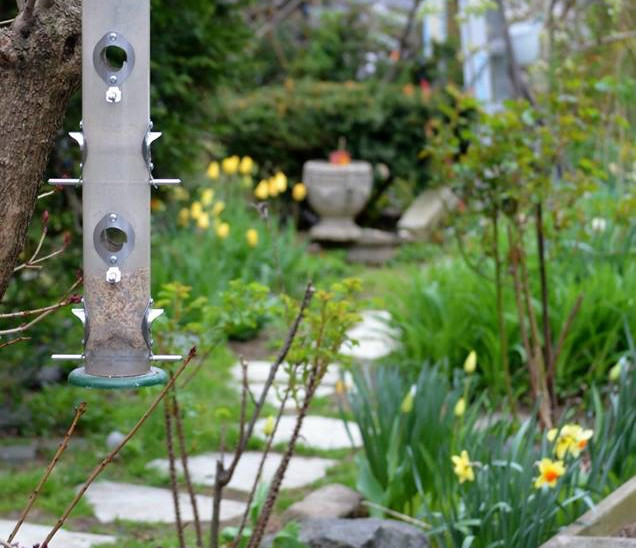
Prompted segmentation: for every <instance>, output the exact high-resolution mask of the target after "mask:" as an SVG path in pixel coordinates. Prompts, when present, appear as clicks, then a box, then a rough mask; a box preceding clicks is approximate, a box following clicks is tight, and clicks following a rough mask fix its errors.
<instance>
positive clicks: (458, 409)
mask: <svg viewBox="0 0 636 548" xmlns="http://www.w3.org/2000/svg"><path fill="white" fill-rule="evenodd" d="M465 412H466V400H464V398H459V399H458V400H457V403H456V404H455V416H456V417H461V416H463V415H464V413H465Z"/></svg>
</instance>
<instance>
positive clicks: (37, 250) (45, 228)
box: [13, 216, 49, 273]
mask: <svg viewBox="0 0 636 548" xmlns="http://www.w3.org/2000/svg"><path fill="white" fill-rule="evenodd" d="M48 231H49V226H48V222H47V216H45V221H44V226H43V227H42V234H40V239H39V240H38V244H37V245H36V246H35V251H34V252H33V255H31V258H30V259H29V260H28V261H27V262H25V263H22V264H21V265H18V266H16V267H15V268H14V269H13V272H14V273H15V272H18V271H20V270H22V269H23V268H26V267H27V266H29V265H30V264H32V262H33V261H34V260H35V258H36V257H37V256H38V253H40V250H41V249H42V244H44V240H45V239H46V235H47V233H48Z"/></svg>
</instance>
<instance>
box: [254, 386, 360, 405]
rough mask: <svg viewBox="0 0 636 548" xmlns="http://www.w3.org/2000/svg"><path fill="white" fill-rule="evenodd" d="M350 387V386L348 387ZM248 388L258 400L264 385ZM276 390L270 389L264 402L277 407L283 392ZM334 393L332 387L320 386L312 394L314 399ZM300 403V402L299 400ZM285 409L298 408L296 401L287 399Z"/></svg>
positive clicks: (273, 387)
mask: <svg viewBox="0 0 636 548" xmlns="http://www.w3.org/2000/svg"><path fill="white" fill-rule="evenodd" d="M348 386H351V385H348ZM249 387H250V390H251V391H252V394H254V397H255V398H256V399H257V400H258V398H260V396H261V394H262V392H263V390H264V388H265V384H261V383H249ZM277 388H280V386H278V385H276V384H274V385H273V386H272V387H271V388H270V389H269V392H268V393H267V397H266V398H265V401H267V403H269V404H271V405H273V406H275V407H278V406H279V405H280V403H281V401H282V396H283V391H282V390H277ZM279 392H280V397H279ZM334 392H335V389H334V387H333V386H322V385H320V386H319V387H318V388H317V389H316V393H315V394H314V398H328V397H330V396H332V395H333V394H334ZM301 403H302V400H301ZM285 407H286V408H287V409H290V408H297V407H298V406H297V405H296V401H295V400H293V399H291V397H290V398H288V399H287V403H286V404H285Z"/></svg>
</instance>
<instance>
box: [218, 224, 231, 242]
mask: <svg viewBox="0 0 636 548" xmlns="http://www.w3.org/2000/svg"><path fill="white" fill-rule="evenodd" d="M216 235H217V236H218V237H219V238H221V240H225V238H227V237H228V236H229V235H230V225H229V224H228V223H221V224H219V226H217V227H216Z"/></svg>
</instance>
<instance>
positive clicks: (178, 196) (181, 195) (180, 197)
mask: <svg viewBox="0 0 636 548" xmlns="http://www.w3.org/2000/svg"><path fill="white" fill-rule="evenodd" d="M173 196H174V199H175V200H177V202H184V201H185V200H187V199H188V198H189V197H190V193H189V192H188V191H187V190H186V189H185V188H183V187H182V186H176V187H175V188H174V194H173Z"/></svg>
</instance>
